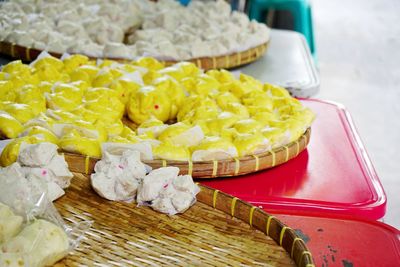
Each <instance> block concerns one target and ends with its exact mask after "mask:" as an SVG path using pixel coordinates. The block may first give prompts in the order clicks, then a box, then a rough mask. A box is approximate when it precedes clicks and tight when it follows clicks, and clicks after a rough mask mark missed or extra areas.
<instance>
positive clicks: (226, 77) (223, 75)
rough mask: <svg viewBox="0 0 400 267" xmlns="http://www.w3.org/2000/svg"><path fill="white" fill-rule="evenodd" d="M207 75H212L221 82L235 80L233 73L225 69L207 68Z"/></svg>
mask: <svg viewBox="0 0 400 267" xmlns="http://www.w3.org/2000/svg"><path fill="white" fill-rule="evenodd" d="M207 75H209V76H211V77H214V78H215V79H217V81H218V82H220V83H221V84H224V83H230V82H232V81H233V80H235V77H234V76H233V74H232V73H230V72H229V71H227V70H209V71H207Z"/></svg>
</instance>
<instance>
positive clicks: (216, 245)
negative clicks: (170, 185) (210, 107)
mask: <svg viewBox="0 0 400 267" xmlns="http://www.w3.org/2000/svg"><path fill="white" fill-rule="evenodd" d="M55 204H56V206H57V208H58V210H59V211H60V213H61V214H62V216H63V217H64V218H65V219H66V221H67V223H71V222H79V221H82V220H92V221H93V222H94V223H93V225H92V227H91V229H90V230H89V231H88V232H87V233H86V236H85V238H84V239H83V240H82V243H81V244H80V246H79V247H78V249H77V250H75V251H74V252H72V253H71V254H70V255H68V256H67V257H66V258H64V259H63V260H62V261H61V262H59V263H57V264H56V266H296V265H297V266H307V267H312V266H314V265H313V261H312V256H311V253H310V252H309V251H308V250H307V248H306V246H305V244H304V243H303V241H302V240H301V239H300V238H298V237H297V236H296V234H295V232H294V231H293V230H292V229H290V228H288V227H286V226H284V225H283V224H282V223H281V222H280V221H278V220H277V219H275V218H274V217H273V216H270V215H268V214H266V213H265V212H264V211H262V210H260V209H258V208H255V207H254V206H251V205H250V204H248V203H245V202H243V201H241V200H238V199H236V198H232V197H231V196H229V195H226V194H224V193H221V192H219V191H218V190H217V191H214V190H213V189H211V188H207V187H203V186H201V192H200V193H199V194H198V202H197V203H196V204H195V205H194V206H193V207H191V208H190V209H189V210H187V211H186V212H185V213H184V214H181V215H175V216H171V217H169V216H167V215H165V214H160V213H158V212H155V211H153V210H151V209H150V208H148V207H136V204H134V203H125V202H112V201H107V200H105V199H103V198H101V197H99V196H98V195H97V194H96V193H95V192H94V191H93V190H92V189H91V187H90V183H89V179H88V177H86V176H84V175H82V174H76V175H75V177H74V178H73V180H72V184H71V187H70V188H69V189H68V190H67V193H66V195H65V196H63V197H62V198H61V199H59V200H58V201H56V203H55ZM265 233H268V235H266V234H265ZM279 244H280V245H281V246H280V245H279Z"/></svg>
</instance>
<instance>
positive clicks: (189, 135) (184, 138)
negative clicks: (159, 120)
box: [158, 122, 204, 147]
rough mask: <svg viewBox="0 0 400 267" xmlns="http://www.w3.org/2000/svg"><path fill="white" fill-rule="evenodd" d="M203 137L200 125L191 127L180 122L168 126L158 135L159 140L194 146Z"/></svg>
mask: <svg viewBox="0 0 400 267" xmlns="http://www.w3.org/2000/svg"><path fill="white" fill-rule="evenodd" d="M203 138H204V133H203V131H202V129H201V127H200V126H194V127H191V126H189V125H186V124H184V123H182V122H178V123H175V124H172V125H170V126H168V128H166V129H165V130H164V131H163V132H161V134H160V135H159V136H158V140H160V141H163V142H165V141H168V142H171V143H172V144H174V145H183V146H187V147H190V146H195V145H197V144H199V143H200V142H201V141H202V140H203Z"/></svg>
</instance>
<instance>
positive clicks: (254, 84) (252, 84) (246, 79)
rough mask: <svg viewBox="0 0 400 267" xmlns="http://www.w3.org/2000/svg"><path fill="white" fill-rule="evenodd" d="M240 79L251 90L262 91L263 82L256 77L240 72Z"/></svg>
mask: <svg viewBox="0 0 400 267" xmlns="http://www.w3.org/2000/svg"><path fill="white" fill-rule="evenodd" d="M239 80H240V81H241V82H242V84H243V86H244V87H245V88H247V89H248V90H250V91H262V90H263V86H264V85H263V84H262V83H261V82H260V81H259V80H257V79H256V78H254V77H251V76H249V75H246V74H244V73H240V77H239Z"/></svg>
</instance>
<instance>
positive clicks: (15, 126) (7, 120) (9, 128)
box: [0, 110, 24, 138]
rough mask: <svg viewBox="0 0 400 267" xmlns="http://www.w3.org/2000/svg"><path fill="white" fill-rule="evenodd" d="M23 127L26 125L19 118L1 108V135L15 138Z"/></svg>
mask: <svg viewBox="0 0 400 267" xmlns="http://www.w3.org/2000/svg"><path fill="white" fill-rule="evenodd" d="M23 129H24V127H23V126H22V124H21V123H20V122H19V121H18V120H17V119H15V118H14V117H13V116H11V115H10V114H8V113H7V112H5V111H2V110H0V136H2V137H6V138H15V137H17V136H18V135H19V133H20V132H22V130H23Z"/></svg>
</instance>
